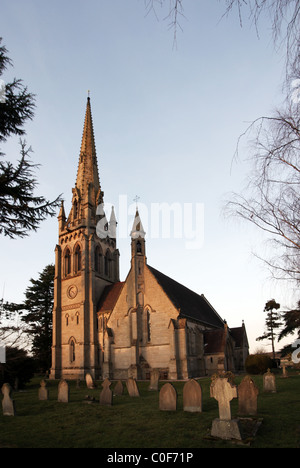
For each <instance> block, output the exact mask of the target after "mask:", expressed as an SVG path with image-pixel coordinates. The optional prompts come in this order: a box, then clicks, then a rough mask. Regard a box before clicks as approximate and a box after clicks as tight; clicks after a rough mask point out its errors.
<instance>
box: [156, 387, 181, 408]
mask: <svg viewBox="0 0 300 468" xmlns="http://www.w3.org/2000/svg"><path fill="white" fill-rule="evenodd" d="M159 409H160V410H161V411H176V409H177V393H176V390H175V388H174V387H173V385H172V384H170V383H166V384H165V385H163V386H162V387H161V389H160V392H159Z"/></svg>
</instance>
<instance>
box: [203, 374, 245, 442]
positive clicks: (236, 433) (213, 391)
mask: <svg viewBox="0 0 300 468" xmlns="http://www.w3.org/2000/svg"><path fill="white" fill-rule="evenodd" d="M210 396H211V397H213V398H215V399H216V400H217V402H218V404H219V416H220V417H219V418H217V419H214V420H213V423H212V429H211V435H212V436H213V437H218V438H220V439H226V440H229V439H237V440H241V439H242V436H241V431H240V427H239V422H238V420H237V419H231V408H230V402H231V400H232V399H233V398H237V388H236V385H232V384H231V383H230V382H229V381H228V379H227V378H222V377H218V378H216V379H214V380H213V382H212V384H211V386H210Z"/></svg>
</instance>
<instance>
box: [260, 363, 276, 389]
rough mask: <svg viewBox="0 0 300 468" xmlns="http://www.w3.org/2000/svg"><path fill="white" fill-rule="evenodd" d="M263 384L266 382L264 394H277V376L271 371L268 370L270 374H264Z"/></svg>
mask: <svg viewBox="0 0 300 468" xmlns="http://www.w3.org/2000/svg"><path fill="white" fill-rule="evenodd" d="M263 382H264V392H266V393H276V381H275V375H274V374H272V372H271V371H270V369H268V372H266V373H265V374H264V376H263Z"/></svg>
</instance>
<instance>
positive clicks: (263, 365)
mask: <svg viewBox="0 0 300 468" xmlns="http://www.w3.org/2000/svg"><path fill="white" fill-rule="evenodd" d="M272 367H273V362H272V359H271V358H270V357H269V356H268V355H267V354H250V355H249V356H248V357H247V359H246V362H245V368H246V371H247V372H248V374H264V373H265V372H267V370H268V369H271V368H272Z"/></svg>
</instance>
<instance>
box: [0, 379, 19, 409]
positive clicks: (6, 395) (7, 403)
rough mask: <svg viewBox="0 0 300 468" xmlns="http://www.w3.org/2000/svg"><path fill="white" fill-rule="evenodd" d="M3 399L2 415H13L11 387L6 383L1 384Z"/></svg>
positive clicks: (13, 404) (13, 403)
mask: <svg viewBox="0 0 300 468" xmlns="http://www.w3.org/2000/svg"><path fill="white" fill-rule="evenodd" d="M2 393H3V400H2V409H3V416H15V415H16V409H15V402H14V400H13V399H12V388H11V386H10V385H9V384H8V383H5V384H4V385H3V386H2Z"/></svg>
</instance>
